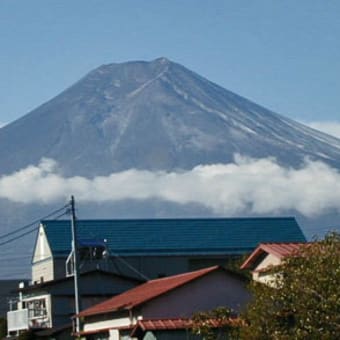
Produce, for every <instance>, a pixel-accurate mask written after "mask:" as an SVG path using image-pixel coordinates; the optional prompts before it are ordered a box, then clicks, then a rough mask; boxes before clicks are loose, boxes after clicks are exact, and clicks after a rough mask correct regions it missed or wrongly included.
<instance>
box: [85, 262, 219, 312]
mask: <svg viewBox="0 0 340 340" xmlns="http://www.w3.org/2000/svg"><path fill="white" fill-rule="evenodd" d="M220 268H221V267H219V266H214V267H209V268H205V269H201V270H197V271H194V272H190V273H184V274H179V275H174V276H169V277H165V278H161V279H155V280H150V281H148V282H146V283H144V284H141V285H140V286H137V287H135V288H132V289H130V290H128V291H126V292H124V293H122V294H120V295H117V296H115V297H113V298H111V299H109V300H106V301H104V302H102V303H99V304H97V305H94V306H92V307H90V308H88V309H85V310H83V311H82V312H80V313H79V316H89V315H97V314H102V313H107V312H113V311H117V310H122V309H127V310H129V309H132V308H134V307H136V306H138V305H141V304H143V303H145V302H147V301H149V300H152V299H154V298H156V297H158V296H160V295H163V294H165V293H167V292H169V291H171V290H173V289H175V288H177V287H180V286H182V285H185V284H187V283H188V282H190V281H193V280H196V279H198V278H200V277H202V276H204V275H206V274H208V273H210V272H213V271H215V270H217V269H220Z"/></svg>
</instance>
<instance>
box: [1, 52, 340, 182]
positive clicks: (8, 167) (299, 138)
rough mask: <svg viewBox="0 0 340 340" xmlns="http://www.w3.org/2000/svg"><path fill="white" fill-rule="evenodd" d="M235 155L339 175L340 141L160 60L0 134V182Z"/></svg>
mask: <svg viewBox="0 0 340 340" xmlns="http://www.w3.org/2000/svg"><path fill="white" fill-rule="evenodd" d="M234 153H241V154H243V155H249V156H252V157H266V156H273V157H276V158H277V159H278V160H279V161H280V162H281V163H282V164H286V165H293V166H298V165H299V164H300V163H301V161H302V160H303V158H304V157H306V156H308V157H310V158H312V159H320V160H323V161H325V162H327V163H329V164H331V165H332V166H336V167H339V166H340V161H339V159H340V141H339V140H338V139H336V138H333V137H330V136H328V135H326V134H323V133H321V132H317V131H315V130H312V129H310V128H308V127H305V126H303V125H301V124H299V123H296V122H294V121H292V120H289V119H287V118H284V117H283V116H280V115H278V114H275V113H273V112H271V111H268V110H266V109H265V108H263V107H261V106H258V105H256V104H254V103H252V102H250V101H249V100H247V99H245V98H242V97H240V96H238V95H236V94H234V93H232V92H230V91H227V90H225V89H223V88H221V87H219V86H218V85H216V84H214V83H212V82H210V81H208V80H206V79H204V78H202V77H200V76H199V75H197V74H196V73H194V72H192V71H190V70H188V69H186V68H184V67H183V66H181V65H179V64H176V63H173V62H171V61H169V60H167V59H165V58H160V59H156V60H154V61H152V62H144V61H137V62H128V63H123V64H110V65H103V66H101V67H99V68H97V69H96V70H94V71H92V72H90V73H89V74H88V75H87V76H85V77H84V78H83V79H81V80H80V81H79V82H77V83H76V84H75V85H73V86H72V87H70V88H69V89H67V90H65V91H64V92H63V93H61V94H60V95H58V96H57V97H55V98H54V99H52V100H50V101H49V102H47V103H45V104H43V105H42V106H40V107H39V108H37V109H35V110H33V111H32V112H30V113H29V114H27V115H25V116H24V117H22V118H21V119H19V120H17V121H15V122H13V123H12V124H9V125H8V126H6V127H4V128H2V129H1V130H0V159H1V169H0V174H4V173H10V172H12V171H15V170H18V169H20V168H23V167H25V166H27V165H29V164H37V163H38V162H39V160H40V159H41V158H42V157H49V158H53V159H55V160H56V161H58V162H59V164H60V166H61V168H62V169H63V171H64V173H65V174H66V175H85V176H89V177H92V176H95V175H104V174H108V173H112V172H114V171H119V170H124V169H129V168H137V169H150V170H155V169H157V170H158V169H163V170H174V169H190V168H192V167H194V166H195V165H198V164H210V163H227V162H230V161H231V160H232V159H233V154H234Z"/></svg>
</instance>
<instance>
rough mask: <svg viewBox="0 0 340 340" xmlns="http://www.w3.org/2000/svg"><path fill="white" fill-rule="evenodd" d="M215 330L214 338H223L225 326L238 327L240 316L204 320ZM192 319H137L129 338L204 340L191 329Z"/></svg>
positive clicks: (143, 339) (145, 339)
mask: <svg viewBox="0 0 340 340" xmlns="http://www.w3.org/2000/svg"><path fill="white" fill-rule="evenodd" d="M204 322H205V323H208V324H209V327H210V328H211V329H213V330H215V333H214V335H215V337H216V339H225V333H224V331H225V327H226V326H227V327H228V328H229V327H233V326H234V327H238V326H240V325H241V324H242V320H240V318H229V319H228V318H227V319H225V320H218V319H208V320H205V321H204ZM192 329H193V321H192V319H190V318H176V319H149V320H138V321H137V323H136V325H135V327H134V328H133V329H132V331H131V333H130V338H132V339H137V340H199V339H200V340H204V337H203V335H196V334H194V333H193V331H192Z"/></svg>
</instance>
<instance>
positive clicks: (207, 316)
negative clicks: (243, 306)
mask: <svg viewBox="0 0 340 340" xmlns="http://www.w3.org/2000/svg"><path fill="white" fill-rule="evenodd" d="M232 315H233V313H232V311H231V310H230V309H229V308H226V307H218V308H216V309H213V310H211V311H208V312H199V313H196V314H194V315H193V317H192V332H193V333H194V334H196V335H200V336H201V337H202V338H203V339H205V340H227V339H228V340H232V339H238V338H239V329H240V326H241V324H242V321H240V319H237V318H235V317H233V316H232Z"/></svg>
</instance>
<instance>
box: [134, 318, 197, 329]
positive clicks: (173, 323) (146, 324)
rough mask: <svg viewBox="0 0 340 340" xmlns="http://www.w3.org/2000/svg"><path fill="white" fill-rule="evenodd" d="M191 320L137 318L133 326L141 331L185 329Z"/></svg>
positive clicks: (189, 325) (188, 326)
mask: <svg viewBox="0 0 340 340" xmlns="http://www.w3.org/2000/svg"><path fill="white" fill-rule="evenodd" d="M191 325H192V321H191V320H190V319H179V318H177V319H156V320H139V321H138V322H137V325H136V326H135V328H138V327H139V328H140V329H141V330H143V331H153V330H166V329H185V328H190V327H191Z"/></svg>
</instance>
